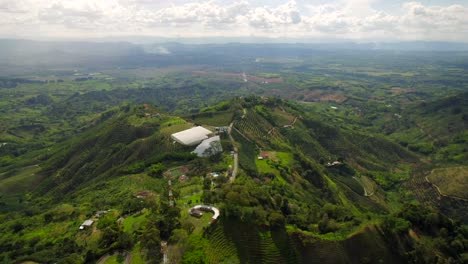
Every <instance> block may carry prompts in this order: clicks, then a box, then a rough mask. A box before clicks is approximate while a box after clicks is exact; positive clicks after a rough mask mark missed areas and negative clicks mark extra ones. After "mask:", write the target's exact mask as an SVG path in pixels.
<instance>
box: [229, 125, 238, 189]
mask: <svg viewBox="0 0 468 264" xmlns="http://www.w3.org/2000/svg"><path fill="white" fill-rule="evenodd" d="M233 125H234V122H231V124H229V128H228V135H229V139H230V140H231V143H232V146H233V147H234V167H233V168H232V174H231V177H230V178H229V181H230V182H234V180H235V179H236V175H237V168H238V165H239V156H238V151H239V149H238V148H237V146H236V144H235V143H236V142H235V141H234V138H233V137H232V135H231V131H232V126H233Z"/></svg>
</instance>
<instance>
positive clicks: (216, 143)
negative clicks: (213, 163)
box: [193, 136, 223, 157]
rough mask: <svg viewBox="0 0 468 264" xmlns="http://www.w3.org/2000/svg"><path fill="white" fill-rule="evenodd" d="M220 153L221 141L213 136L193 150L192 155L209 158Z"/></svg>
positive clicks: (221, 148) (221, 149)
mask: <svg viewBox="0 0 468 264" xmlns="http://www.w3.org/2000/svg"><path fill="white" fill-rule="evenodd" d="M222 151H223V147H222V146H221V139H220V138H219V136H214V137H210V138H208V139H205V140H203V141H202V143H200V145H198V146H197V147H196V148H195V150H194V151H193V153H195V154H197V156H198V157H209V156H212V155H214V154H218V153H220V152H222Z"/></svg>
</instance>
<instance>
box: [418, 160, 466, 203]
mask: <svg viewBox="0 0 468 264" xmlns="http://www.w3.org/2000/svg"><path fill="white" fill-rule="evenodd" d="M427 178H428V180H429V181H430V182H431V183H433V184H434V185H435V186H437V188H438V190H439V191H440V192H441V194H442V195H448V196H454V197H460V198H464V199H468V193H467V191H466V190H467V188H468V167H466V166H459V167H450V168H440V169H435V170H433V171H432V172H431V174H429V175H428V176H427Z"/></svg>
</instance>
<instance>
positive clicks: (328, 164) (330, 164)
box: [325, 160, 343, 167]
mask: <svg viewBox="0 0 468 264" xmlns="http://www.w3.org/2000/svg"><path fill="white" fill-rule="evenodd" d="M341 164H343V162H340V161H337V160H335V161H334V162H331V163H330V162H328V163H327V164H326V165H325V166H327V167H336V166H339V165H341Z"/></svg>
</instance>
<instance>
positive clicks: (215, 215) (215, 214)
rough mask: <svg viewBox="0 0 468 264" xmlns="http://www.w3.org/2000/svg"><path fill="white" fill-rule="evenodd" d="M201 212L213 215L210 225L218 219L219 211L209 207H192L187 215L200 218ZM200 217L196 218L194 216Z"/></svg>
mask: <svg viewBox="0 0 468 264" xmlns="http://www.w3.org/2000/svg"><path fill="white" fill-rule="evenodd" d="M202 212H211V213H213V217H211V222H210V223H211V224H214V223H215V222H216V221H217V220H218V218H219V210H218V208H216V207H213V206H209V205H195V206H194V207H192V208H190V209H189V214H190V215H191V216H194V217H201V216H202V215H203V213H202ZM198 214H199V215H200V216H196V215H198Z"/></svg>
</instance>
